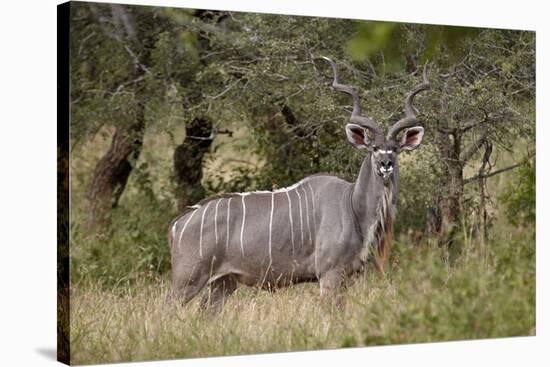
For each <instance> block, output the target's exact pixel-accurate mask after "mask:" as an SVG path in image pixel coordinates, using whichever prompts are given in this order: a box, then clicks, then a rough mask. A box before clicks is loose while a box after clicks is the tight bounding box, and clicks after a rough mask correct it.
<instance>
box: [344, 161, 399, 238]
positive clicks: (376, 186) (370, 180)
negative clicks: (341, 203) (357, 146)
mask: <svg viewBox="0 0 550 367" xmlns="http://www.w3.org/2000/svg"><path fill="white" fill-rule="evenodd" d="M398 175H399V169H398V163H397V161H395V166H394V171H393V174H392V176H391V177H390V179H389V180H390V181H389V182H388V183H387V184H386V185H384V180H383V179H382V177H380V176H378V175H377V174H376V171H375V167H374V164H373V160H372V156H371V154H369V155H367V156H366V157H365V159H364V160H363V164H362V165H361V170H360V171H359V176H358V177H357V180H356V181H355V184H354V187H353V192H352V197H351V201H352V202H351V204H352V207H353V212H354V214H355V216H356V218H357V222H358V224H359V226H360V227H361V232H362V233H363V234H365V233H366V232H367V230H368V228H367V227H368V226H370V225H371V224H372V221H373V220H374V219H375V218H376V216H377V215H378V213H377V211H378V209H379V203H380V200H382V198H383V196H384V193H385V190H390V191H391V192H392V195H391V196H392V199H393V201H394V203H393V204H395V200H396V198H397V185H398Z"/></svg>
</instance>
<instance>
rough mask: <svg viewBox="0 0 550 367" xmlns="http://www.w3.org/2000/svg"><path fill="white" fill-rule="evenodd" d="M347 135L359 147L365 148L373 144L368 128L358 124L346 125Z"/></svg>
mask: <svg viewBox="0 0 550 367" xmlns="http://www.w3.org/2000/svg"><path fill="white" fill-rule="evenodd" d="M346 135H347V136H348V140H349V142H350V143H352V144H353V145H355V147H357V148H358V149H365V148H368V146H369V145H370V144H371V143H370V140H369V136H368V134H367V130H366V129H365V128H364V127H362V126H359V125H356V124H347V125H346Z"/></svg>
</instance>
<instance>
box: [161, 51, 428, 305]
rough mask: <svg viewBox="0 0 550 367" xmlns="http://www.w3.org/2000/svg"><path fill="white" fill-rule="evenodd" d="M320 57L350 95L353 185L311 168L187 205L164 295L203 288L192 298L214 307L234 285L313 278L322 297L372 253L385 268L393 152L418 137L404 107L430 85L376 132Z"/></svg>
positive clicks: (175, 230)
mask: <svg viewBox="0 0 550 367" xmlns="http://www.w3.org/2000/svg"><path fill="white" fill-rule="evenodd" d="M322 58H323V59H325V60H326V61H328V62H329V63H330V65H331V67H332V71H333V73H334V80H333V82H332V87H333V88H334V89H335V90H337V91H340V92H345V93H347V94H349V95H351V96H352V99H353V112H352V114H351V117H350V118H349V123H347V124H346V126H345V131H346V135H347V138H348V140H349V141H350V142H351V143H352V144H353V145H354V146H355V147H357V148H358V149H363V150H364V151H365V152H366V155H365V158H364V160H363V163H362V166H361V169H360V171H359V175H358V177H357V180H356V182H355V183H350V182H347V181H345V180H342V179H340V178H338V177H335V176H331V175H328V174H318V175H313V176H309V177H306V178H304V179H303V180H301V181H300V182H298V183H296V184H294V185H292V186H290V187H287V188H283V189H279V190H274V191H260V192H247V193H232V194H220V195H216V196H213V197H210V198H207V199H204V200H202V201H200V202H199V203H198V204H197V205H195V206H193V207H190V208H188V209H187V210H186V211H185V212H184V213H182V215H180V216H179V217H178V218H176V219H175V220H174V221H173V222H172V224H171V226H170V233H169V240H170V246H171V255H172V294H173V295H174V296H176V297H177V298H180V299H181V300H182V301H183V302H184V303H186V302H188V301H189V300H191V299H192V298H193V297H195V296H196V295H197V294H198V293H199V292H200V291H201V290H202V289H204V288H205V287H207V286H208V292H205V294H204V296H203V299H202V301H201V303H202V304H203V305H204V306H206V305H210V304H216V305H220V304H223V302H224V300H225V299H226V297H228V296H229V295H230V294H231V293H232V292H233V291H235V289H236V288H237V285H238V284H239V283H243V284H246V285H251V286H261V287H263V288H267V289H270V288H277V287H284V286H288V285H291V284H294V283H299V282H306V281H319V282H320V289H321V294H322V295H323V294H325V293H327V292H328V293H330V291H331V290H334V289H336V288H338V287H339V286H340V284H341V282H342V280H343V279H344V277H345V276H347V275H350V274H352V273H355V272H358V271H362V270H363V269H364V268H365V265H366V263H367V260H368V259H369V258H370V257H371V256H372V257H373V259H374V260H375V261H374V263H375V264H377V267H378V269H379V270H380V271H382V272H383V271H384V265H385V263H386V261H387V257H388V255H389V249H390V245H391V237H392V231H393V220H394V217H395V207H396V202H397V192H398V185H399V165H398V160H397V158H398V155H399V153H400V152H402V151H404V150H413V149H415V148H416V147H417V146H418V145H419V144H420V142H421V140H422V136H423V134H424V129H423V128H422V127H420V126H417V125H418V118H417V115H416V112H415V109H414V108H413V106H412V103H413V99H414V97H415V96H416V95H417V94H418V93H419V92H421V91H424V90H427V89H429V88H430V84H429V82H428V79H427V68H426V67H425V68H424V72H423V82H422V83H420V84H419V85H417V86H416V87H415V88H413V90H412V91H411V92H409V93H408V95H407V96H406V98H405V117H404V118H403V119H401V120H399V121H398V122H397V123H395V124H394V125H393V126H392V127H391V128H390V129H389V132H388V134H387V135H384V134H383V131H382V129H381V128H380V126H379V125H378V124H377V123H376V122H375V121H373V120H372V119H370V118H368V117H366V116H363V115H362V114H361V107H360V101H359V96H358V94H357V92H356V91H355V90H354V89H353V88H352V87H350V86H347V85H343V84H340V82H339V72H338V68H337V66H336V63H335V62H334V61H333V60H332V59H330V58H327V57H322ZM399 135H400V137H398V136H399Z"/></svg>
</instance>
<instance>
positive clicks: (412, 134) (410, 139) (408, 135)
mask: <svg viewBox="0 0 550 367" xmlns="http://www.w3.org/2000/svg"><path fill="white" fill-rule="evenodd" d="M423 136H424V128H423V127H421V126H415V127H411V128H408V129H407V130H405V133H404V134H403V137H402V138H401V146H400V147H399V148H400V149H401V150H414V149H416V147H418V146H419V145H420V143H421V142H422V137H423Z"/></svg>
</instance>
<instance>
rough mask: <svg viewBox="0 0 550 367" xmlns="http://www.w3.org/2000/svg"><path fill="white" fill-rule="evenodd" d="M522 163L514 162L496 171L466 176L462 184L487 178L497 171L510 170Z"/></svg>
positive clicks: (496, 173) (497, 172)
mask: <svg viewBox="0 0 550 367" xmlns="http://www.w3.org/2000/svg"><path fill="white" fill-rule="evenodd" d="M522 164H523V163H516V164H513V165H511V166H508V167H504V168H501V169H497V170H496V171H493V172H489V173H484V174H480V175H477V176H474V177H470V178H467V179H465V180H464V185H466V184H469V183H471V182H474V181H476V180H479V179H482V178H489V177H492V176H495V175H498V174H499V173H502V172H506V171H510V170H512V169H514V168H516V167H519V166H521V165H522Z"/></svg>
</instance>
